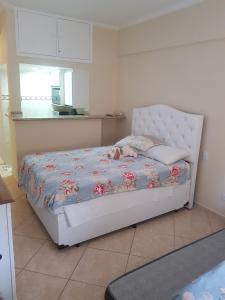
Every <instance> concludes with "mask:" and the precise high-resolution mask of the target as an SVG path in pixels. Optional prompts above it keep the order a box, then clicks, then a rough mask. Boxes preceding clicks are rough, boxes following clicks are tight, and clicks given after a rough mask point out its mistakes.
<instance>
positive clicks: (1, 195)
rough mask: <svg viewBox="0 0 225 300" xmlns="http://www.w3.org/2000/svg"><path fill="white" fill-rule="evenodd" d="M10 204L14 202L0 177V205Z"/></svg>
mask: <svg viewBox="0 0 225 300" xmlns="http://www.w3.org/2000/svg"><path fill="white" fill-rule="evenodd" d="M12 202H14V200H13V199H12V197H11V196H10V194H9V192H8V190H7V188H6V186H5V184H4V182H3V179H2V178H1V177H0V205H2V204H6V203H12Z"/></svg>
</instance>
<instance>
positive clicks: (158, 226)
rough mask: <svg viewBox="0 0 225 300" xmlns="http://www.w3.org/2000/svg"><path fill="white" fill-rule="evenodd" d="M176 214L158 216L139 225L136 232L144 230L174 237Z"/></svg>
mask: <svg viewBox="0 0 225 300" xmlns="http://www.w3.org/2000/svg"><path fill="white" fill-rule="evenodd" d="M173 216H174V213H173V212H172V213H169V214H166V215H163V216H158V217H156V218H154V219H151V220H149V221H146V222H143V223H141V224H138V225H137V229H136V231H139V230H140V231H142V230H144V231H145V232H146V233H147V232H154V233H157V234H165V235H173V234H174V217H173Z"/></svg>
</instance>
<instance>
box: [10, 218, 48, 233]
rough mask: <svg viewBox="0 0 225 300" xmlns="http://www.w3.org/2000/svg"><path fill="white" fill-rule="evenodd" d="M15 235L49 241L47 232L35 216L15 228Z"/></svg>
mask: <svg viewBox="0 0 225 300" xmlns="http://www.w3.org/2000/svg"><path fill="white" fill-rule="evenodd" d="M15 234H18V235H23V236H27V237H31V238H40V239H50V237H49V235H48V233H47V231H46V230H45V228H44V226H43V225H42V224H41V222H40V221H39V219H38V217H37V216H36V215H32V216H30V217H29V218H28V219H27V220H26V221H24V222H23V223H22V224H21V225H20V226H18V227H16V229H15Z"/></svg>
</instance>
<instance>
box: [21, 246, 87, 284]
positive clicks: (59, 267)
mask: <svg viewBox="0 0 225 300" xmlns="http://www.w3.org/2000/svg"><path fill="white" fill-rule="evenodd" d="M84 250H85V248H84V247H78V248H76V247H70V248H66V249H62V250H59V249H58V248H57V247H56V246H55V245H54V244H53V243H52V242H51V241H48V242H46V243H45V245H44V246H43V247H42V248H41V249H40V250H39V251H38V253H37V254H36V255H35V256H34V257H33V258H32V259H31V261H30V262H29V264H28V265H27V266H26V269H27V270H30V271H36V272H40V273H44V274H47V275H55V276H59V277H63V278H69V277H70V276H71V274H72V273H73V271H74V269H75V267H76V265H77V263H78V261H79V259H80V258H81V256H82V254H83V252H84Z"/></svg>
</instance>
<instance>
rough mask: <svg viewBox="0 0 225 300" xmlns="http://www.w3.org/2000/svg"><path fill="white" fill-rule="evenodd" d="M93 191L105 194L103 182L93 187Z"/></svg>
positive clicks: (97, 193)
mask: <svg viewBox="0 0 225 300" xmlns="http://www.w3.org/2000/svg"><path fill="white" fill-rule="evenodd" d="M94 193H95V194H96V195H104V194H105V186H104V184H103V183H98V184H96V185H95V187H94Z"/></svg>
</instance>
